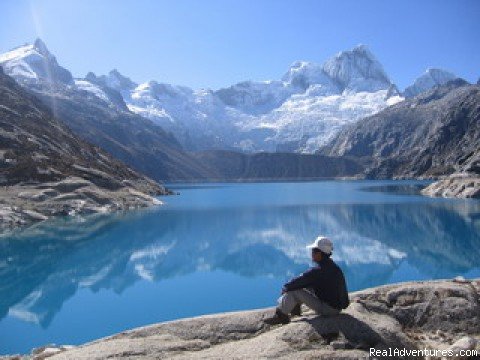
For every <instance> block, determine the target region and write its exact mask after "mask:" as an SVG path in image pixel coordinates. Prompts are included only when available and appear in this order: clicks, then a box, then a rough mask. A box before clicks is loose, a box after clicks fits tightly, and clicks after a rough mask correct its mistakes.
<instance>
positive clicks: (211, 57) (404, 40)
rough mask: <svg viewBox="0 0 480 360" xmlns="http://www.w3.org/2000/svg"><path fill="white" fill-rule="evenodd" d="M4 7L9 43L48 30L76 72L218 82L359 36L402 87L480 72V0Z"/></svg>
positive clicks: (319, 53) (112, 1)
mask: <svg viewBox="0 0 480 360" xmlns="http://www.w3.org/2000/svg"><path fill="white" fill-rule="evenodd" d="M0 14H1V21H0V52H5V51H7V50H9V49H11V48H13V47H15V46H18V45H21V44H24V43H26V42H32V41H33V40H34V39H35V38H36V37H41V38H42V39H43V40H44V41H45V42H46V44H47V46H48V47H49V49H50V50H51V51H52V52H53V53H54V54H55V55H56V57H57V59H58V61H59V62H60V64H61V65H63V66H64V67H66V68H68V69H69V70H71V71H72V72H73V74H74V76H77V77H83V76H84V75H85V74H86V73H87V72H88V71H94V72H95V73H96V74H104V73H107V72H108V71H109V70H111V69H113V68H117V69H118V70H119V71H120V72H122V73H124V74H125V75H127V76H129V77H131V78H132V79H133V80H135V81H137V82H143V81H147V80H151V79H155V80H157V81H161V82H168V83H173V84H181V85H187V86H191V87H194V88H201V87H208V88H213V89H217V88H220V87H223V86H228V85H230V84H233V83H235V82H238V81H242V80H248V79H250V80H267V79H279V78H280V77H281V76H282V75H283V74H284V73H285V72H286V71H287V69H288V67H289V65H290V64H291V63H293V62H294V61H295V60H308V61H313V62H318V63H323V61H325V60H326V59H327V58H328V57H330V56H332V55H334V54H335V53H337V52H338V51H341V50H344V49H350V48H352V47H353V46H355V45H357V44H360V43H363V44H366V45H368V46H369V48H370V50H371V51H372V52H373V53H374V54H375V55H376V57H377V58H378V60H379V61H380V62H381V63H382V64H383V66H384V68H385V70H386V72H387V74H388V75H389V76H390V77H391V79H392V80H393V81H394V82H395V83H396V84H397V85H398V86H399V87H400V88H401V89H403V88H404V87H405V86H407V85H408V84H410V83H411V82H412V81H413V80H414V79H415V78H416V77H417V76H418V75H420V74H421V73H422V72H424V71H425V70H426V68H428V67H440V68H445V69H447V70H450V71H452V72H454V73H455V74H457V75H458V76H461V77H464V78H465V79H467V80H468V81H477V79H478V78H479V77H480V66H479V65H480V49H479V44H480V41H479V38H480V36H479V35H480V20H479V19H480V1H477V0H424V1H421V0H416V1H406V0H404V1H385V0H371V1H362V0H351V1H341V0H336V1H330V0H324V1H320V0H315V1H314V0H291V1H290V0H243V1H240V0H203V1H200V0H171V1H154V0H135V1H132V0H124V1H120V0H81V1H80V0H77V1H73V0H38V1H36V0H32V1H26V0H1V1H0Z"/></svg>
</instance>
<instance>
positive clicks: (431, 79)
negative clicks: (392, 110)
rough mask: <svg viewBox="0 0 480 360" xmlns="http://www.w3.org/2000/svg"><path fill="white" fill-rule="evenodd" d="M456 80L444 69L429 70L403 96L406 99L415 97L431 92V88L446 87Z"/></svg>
mask: <svg viewBox="0 0 480 360" xmlns="http://www.w3.org/2000/svg"><path fill="white" fill-rule="evenodd" d="M454 79H456V76H455V75H454V74H452V73H451V72H448V71H446V70H442V69H427V70H426V71H425V73H423V74H422V75H421V76H420V77H418V78H417V79H416V80H415V81H414V83H413V84H412V85H410V86H408V87H407V88H406V89H405V91H404V92H403V95H404V96H405V97H414V96H417V95H418V94H420V93H422V92H425V91H427V90H430V89H431V88H433V87H435V86H438V85H444V84H446V83H447V82H449V81H451V80H454Z"/></svg>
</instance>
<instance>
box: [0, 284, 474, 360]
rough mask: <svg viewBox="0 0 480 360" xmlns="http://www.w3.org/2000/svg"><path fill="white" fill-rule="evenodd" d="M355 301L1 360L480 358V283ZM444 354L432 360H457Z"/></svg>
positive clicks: (209, 319)
mask: <svg viewBox="0 0 480 360" xmlns="http://www.w3.org/2000/svg"><path fill="white" fill-rule="evenodd" d="M350 297H351V300H352V303H351V305H350V306H349V307H348V309H347V310H345V311H344V312H342V313H341V314H340V315H337V316H333V317H328V318H322V317H319V316H317V315H315V314H314V313H312V312H311V311H308V310H307V309H306V308H305V309H304V314H303V315H302V316H301V317H295V318H293V319H292V322H291V323H289V324H287V325H283V326H274V327H270V326H266V325H264V323H263V319H264V318H265V317H267V316H269V315H270V314H271V313H272V311H273V310H272V308H269V309H259V310H251V311H239V312H232V313H224V314H215V315H207V316H200V317H196V318H191V319H183V320H176V321H171V322H166V323H160V324H154V325H150V326H146V327H142V328H137V329H133V330H129V331H125V332H122V333H119V334H116V335H113V336H110V337H106V338H103V339H99V340H96V341H93V342H91V343H88V344H84V345H80V346H77V347H69V346H64V347H55V346H47V347H42V348H39V349H36V350H34V351H33V352H32V354H30V355H24V356H21V355H14V356H5V357H3V358H2V357H0V359H9V360H14V359H16V360H19V359H21V360H26V359H34V360H40V359H45V358H49V359H52V360H61V359H79V360H80V359H89V360H93V359H107V358H108V359H109V358H114V359H172V358H173V359H225V358H234V359H267V358H276V359H368V358H369V354H370V351H371V350H370V349H372V348H374V349H375V350H376V351H390V350H389V349H392V350H391V351H393V349H395V348H397V349H404V351H407V350H409V351H413V350H424V349H429V350H446V351H452V353H454V352H456V351H460V350H475V349H476V350H477V351H478V353H479V354H480V302H479V298H480V279H476V280H465V279H463V278H456V279H454V280H438V281H425V282H408V283H400V284H393V285H385V286H380V287H376V288H371V289H366V290H362V291H358V292H355V293H351V294H350ZM383 354H385V353H383ZM437 355H438V356H433V357H429V359H443V358H449V357H448V356H446V357H445V356H442V355H440V354H437ZM377 358H386V357H385V356H378V357H377ZM388 358H391V359H394V358H406V359H408V358H416V359H418V358H427V357H414V356H393V357H388ZM456 358H458V359H459V358H461V357H456ZM472 358H474V357H472Z"/></svg>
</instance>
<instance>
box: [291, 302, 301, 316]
mask: <svg viewBox="0 0 480 360" xmlns="http://www.w3.org/2000/svg"><path fill="white" fill-rule="evenodd" d="M290 316H302V305H300V304H297V305H295V307H294V308H293V309H292V311H291V312H290Z"/></svg>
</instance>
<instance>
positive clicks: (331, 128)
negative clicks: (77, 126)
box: [109, 45, 402, 152]
mask: <svg viewBox="0 0 480 360" xmlns="http://www.w3.org/2000/svg"><path fill="white" fill-rule="evenodd" d="M110 75H111V74H109V76H110ZM121 92H122V94H123V95H124V98H125V102H126V103H127V105H128V107H129V109H130V110H131V111H133V112H136V113H138V114H140V115H142V116H145V117H148V118H149V119H151V120H153V121H155V122H156V123H158V124H159V125H161V126H162V127H164V128H165V129H167V130H169V131H171V132H173V133H174V134H175V135H176V136H177V138H178V139H179V141H180V142H181V143H182V144H183V145H184V146H185V147H186V148H188V149H191V150H203V149H209V148H227V149H237V150H243V151H249V152H254V151H301V152H314V151H315V150H317V149H318V148H319V147H320V146H321V145H322V144H324V143H325V142H327V141H328V140H329V139H330V138H331V137H332V136H334V135H335V134H336V133H337V132H338V130H339V129H341V128H342V127H343V126H344V125H346V124H348V123H351V122H354V121H356V120H358V119H360V118H362V117H365V116H368V115H371V114H374V113H376V112H378V111H380V110H382V109H383V108H385V107H386V106H388V105H391V104H394V103H396V102H398V101H401V100H402V98H401V97H400V96H399V95H398V91H397V90H396V87H395V85H393V84H392V83H391V81H390V80H389V79H388V77H387V76H386V74H385V72H384V70H383V68H382V66H381V64H380V63H379V62H378V61H377V60H376V59H375V57H374V56H373V55H372V53H371V52H370V51H369V50H368V49H367V48H366V47H365V46H364V45H360V46H358V47H355V48H354V49H353V50H351V51H344V52H341V53H339V54H337V55H336V56H334V57H333V58H331V59H330V60H328V61H327V62H326V63H325V64H324V65H318V64H315V63H311V62H305V61H297V62H295V63H294V64H292V66H291V67H290V68H289V69H288V71H287V72H286V73H285V75H284V76H283V77H282V78H281V80H270V81H245V82H241V83H238V84H235V85H232V86H230V87H228V88H223V89H219V90H217V91H211V90H208V89H201V90H196V91H195V90H192V89H190V88H187V87H181V86H174V85H170V84H161V83H158V82H155V81H150V82H147V83H144V84H140V85H138V86H137V87H136V88H135V89H132V90H130V92H129V94H126V93H125V88H124V89H122V91H121Z"/></svg>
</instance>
